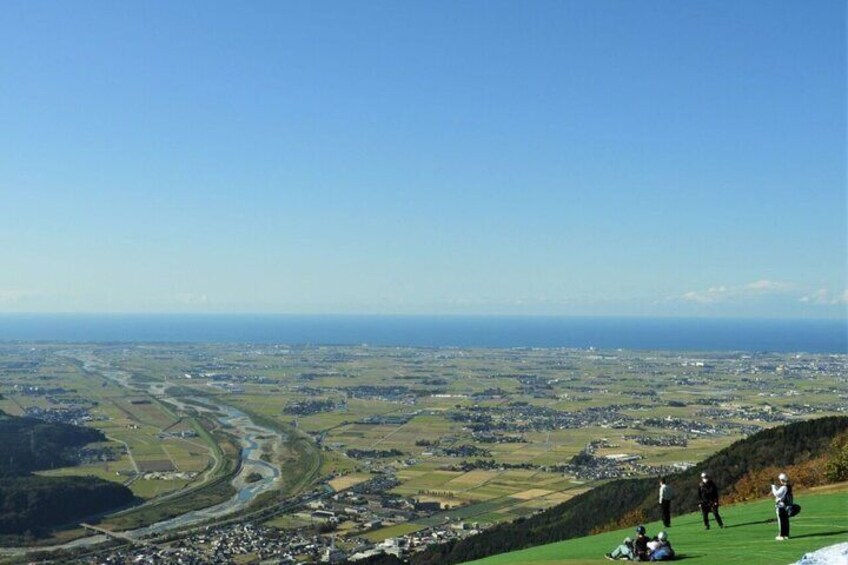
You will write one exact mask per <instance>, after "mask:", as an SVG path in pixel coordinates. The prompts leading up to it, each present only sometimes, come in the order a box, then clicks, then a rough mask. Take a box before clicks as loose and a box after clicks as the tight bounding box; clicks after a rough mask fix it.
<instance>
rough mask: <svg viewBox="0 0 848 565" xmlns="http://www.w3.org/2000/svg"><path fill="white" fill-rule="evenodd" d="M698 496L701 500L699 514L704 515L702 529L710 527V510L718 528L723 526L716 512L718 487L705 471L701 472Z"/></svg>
mask: <svg viewBox="0 0 848 565" xmlns="http://www.w3.org/2000/svg"><path fill="white" fill-rule="evenodd" d="M698 498H699V499H700V500H701V502H700V504H699V506H700V507H701V514H703V515H704V529H705V530H709V529H710V518H709V514H710V512H712V513H713V516H715V521H716V524H718V527H719V528H723V527H724V522H722V521H721V516H719V513H718V487H717V486H716V484H715V483H714V482H713V480H712V479H711V478H710V477H709V475H707V474H706V473H701V484H700V485H698Z"/></svg>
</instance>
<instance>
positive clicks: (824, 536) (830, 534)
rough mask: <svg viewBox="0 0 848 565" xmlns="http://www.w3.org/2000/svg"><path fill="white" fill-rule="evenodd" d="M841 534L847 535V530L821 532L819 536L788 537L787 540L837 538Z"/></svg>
mask: <svg viewBox="0 0 848 565" xmlns="http://www.w3.org/2000/svg"><path fill="white" fill-rule="evenodd" d="M842 534H848V530H836V531H835V532H822V533H820V534H804V535H803V536H793V535H790V536H789V539H804V538H826V537H830V536H839V535H842Z"/></svg>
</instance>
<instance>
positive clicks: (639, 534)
mask: <svg viewBox="0 0 848 565" xmlns="http://www.w3.org/2000/svg"><path fill="white" fill-rule="evenodd" d="M649 541H650V539H648V536H647V535H646V534H645V526H637V527H636V539H635V540H634V541H633V553H635V554H636V560H637V561H647V560H648V557H649V555H650V550H649V549H648V542H649Z"/></svg>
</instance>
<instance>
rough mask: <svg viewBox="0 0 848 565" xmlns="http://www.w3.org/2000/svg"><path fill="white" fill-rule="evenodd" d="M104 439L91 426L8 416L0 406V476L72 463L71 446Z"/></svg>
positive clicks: (74, 446)
mask: <svg viewBox="0 0 848 565" xmlns="http://www.w3.org/2000/svg"><path fill="white" fill-rule="evenodd" d="M105 439H106V438H105V437H104V436H103V432H101V431H99V430H95V429H92V428H84V427H82V426H72V425H70V424H59V423H52V422H45V421H43V420H38V419H36V418H25V417H18V416H10V415H8V414H6V413H5V412H3V411H2V410H0V476H3V475H18V474H26V473H28V472H30V471H38V470H41V469H50V468H52V467H65V466H67V465H72V464H74V462H75V459H74V457H73V455H72V453H71V451H72V450H73V449H74V448H77V447H81V446H83V445H85V444H87V443H92V442H95V441H103V440H105Z"/></svg>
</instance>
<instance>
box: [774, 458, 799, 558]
mask: <svg viewBox="0 0 848 565" xmlns="http://www.w3.org/2000/svg"><path fill="white" fill-rule="evenodd" d="M777 479H778V480H779V481H780V486H779V487H777V486H775V485H774V484H772V485H771V494H772V496H774V504H775V508H776V509H777V523H778V526H779V528H780V533H779V534H778V535H777V537H776V538H774V539H776V540H778V541H782V540H787V539H789V507H790V506H791V505H792V504H793V502H794V501H793V500H792V484H791V483H790V482H789V477H787V476H786V473H781V474H780V475H778V477H777Z"/></svg>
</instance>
